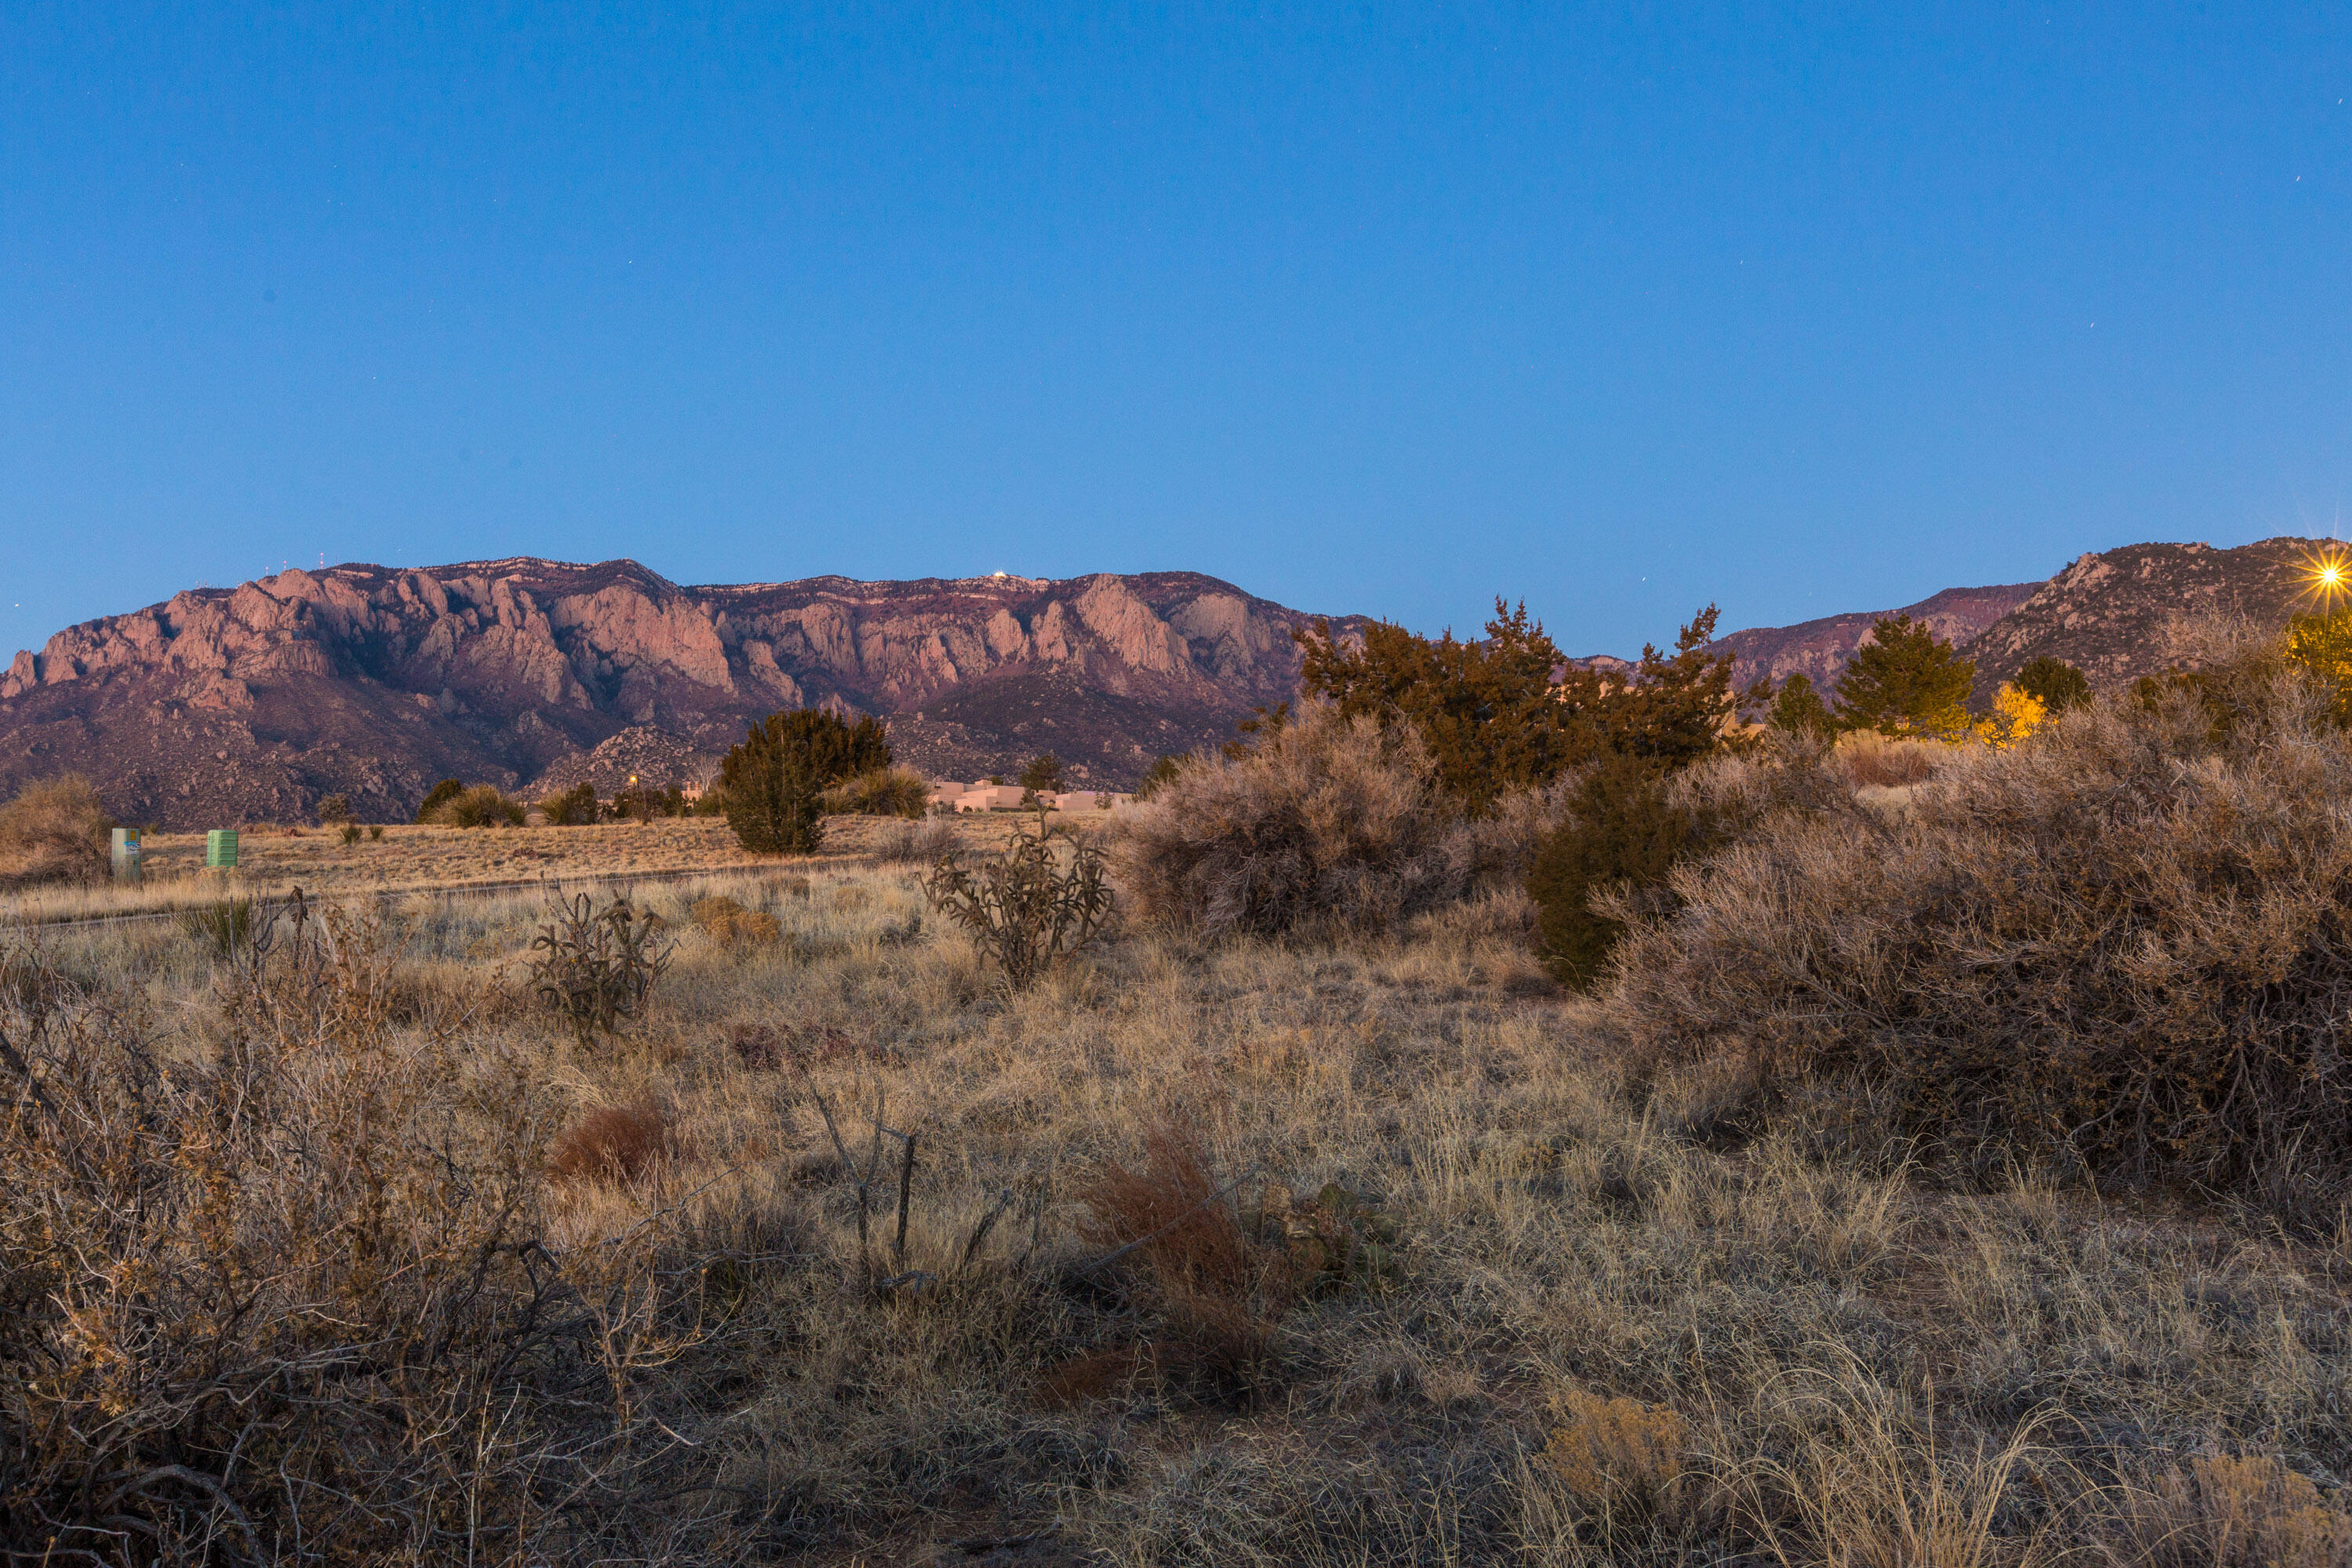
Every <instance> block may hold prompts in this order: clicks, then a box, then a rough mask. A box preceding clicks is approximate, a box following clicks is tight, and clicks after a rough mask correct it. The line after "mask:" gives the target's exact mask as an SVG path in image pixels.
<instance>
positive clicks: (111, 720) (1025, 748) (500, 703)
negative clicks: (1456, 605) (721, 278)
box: [0, 559, 1356, 826]
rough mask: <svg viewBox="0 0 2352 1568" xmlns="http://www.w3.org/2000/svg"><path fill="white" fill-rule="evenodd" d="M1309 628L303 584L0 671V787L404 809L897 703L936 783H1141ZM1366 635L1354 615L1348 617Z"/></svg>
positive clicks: (174, 616) (558, 780) (1139, 594)
mask: <svg viewBox="0 0 2352 1568" xmlns="http://www.w3.org/2000/svg"><path fill="white" fill-rule="evenodd" d="M1307 618H1308V617H1307V616H1304V615H1302V614H1300V613H1299V612H1297V611H1294V610H1288V609H1285V608H1284V607H1283V606H1281V605H1275V604H1272V603H1269V602H1268V601H1265V600H1263V599H1257V598H1254V597H1252V596H1251V595H1247V594H1244V593H1243V592H1242V591H1241V590H1239V589H1237V588H1234V587H1233V586H1232V585H1231V584H1225V583H1221V582H1218V581H1217V580H1216V579H1214V578H1211V577H1204V576H1200V575H1197V574H1191V573H1152V574H1142V575H1138V576H1125V577H1121V576H1111V575H1101V576H1095V577H1086V578H1078V579H1073V580H1070V581H1066V582H1048V581H1045V580H1041V579H1033V578H1021V577H987V578H973V579H962V580H955V581H941V580H929V581H923V582H914V583H856V582H851V581H849V580H847V579H845V578H838V577H821V578H814V579H810V580H808V581H804V582H798V583H771V584H744V585H739V586H719V587H681V586H679V585H677V584H673V583H670V582H668V581H667V580H665V579H664V578H662V577H660V576H658V575H656V574H654V573H652V572H649V571H647V570H646V568H644V567H642V566H639V565H637V564H636V563H634V562H627V561H620V562H607V563H603V564H600V565H593V566H582V565H570V564H565V563H558V562H549V561H539V560H532V559H519V560H509V561H497V562H476V563H467V564H464V565H458V566H448V567H436V568H433V569H430V570H419V571H394V570H390V569H387V568H383V567H378V566H338V567H333V568H331V569H329V570H326V571H323V572H316V573H313V572H305V571H290V572H285V573H281V574H278V575H277V576H274V577H267V578H263V579H261V580H260V581H258V582H253V583H247V584H244V585H243V586H242V587H238V588H236V589H233V590H200V591H192V592H188V593H183V594H180V595H175V596H174V597H173V599H172V600H171V601H170V602H169V603H166V604H163V605H152V606H150V607H149V608H147V609H144V610H140V611H136V612H134V613H132V614H130V615H124V616H108V617H106V618H104V619H101V620H97V621H90V622H86V623H84V624H83V625H81V626H73V627H70V628H68V630H66V631H63V632H60V633H58V635H57V636H55V637H51V638H50V639H49V641H48V645H47V647H45V648H43V649H42V651H41V652H40V653H38V654H32V653H19V654H18V655H17V656H16V660H15V662H14V663H13V664H12V665H10V667H9V668H8V670H7V673H6V674H5V677H0V791H13V790H14V789H15V788H16V786H17V785H18V784H22V783H24V782H26V780H28V779H31V778H36V777H43V776H47V775H50V774H54V773H62V772H68V771H75V772H81V773H87V774H89V776H90V777H91V778H92V779H94V780H95V781H96V782H97V783H98V784H100V789H101V792H102V793H103V794H104V795H105V796H106V798H107V800H108V802H109V804H110V805H111V806H112V807H113V809H114V810H115V811H116V812H117V813H118V814H120V815H121V816H125V817H128V818H131V819H134V820H141V821H152V822H156V823H159V824H163V825H166V826H196V825H198V824H200V823H215V824H216V823H220V822H224V821H235V820H238V819H240V818H245V817H255V816H257V817H268V816H293V815H296V814H299V813H302V812H306V811H308V810H310V808H311V807H313V806H314V805H315V804H316V802H317V801H318V799H319V798H320V796H323V795H331V794H341V795H349V796H350V797H351V798H352V804H353V805H354V806H355V807H356V808H358V809H359V810H360V812H361V813H362V815H363V816H373V817H375V818H378V819H383V818H388V817H394V816H403V815H405V814H406V813H407V812H409V811H411V810H413V809H414V807H415V802H416V801H417V800H418V798H420V797H421V796H422V795H423V794H424V792H425V789H427V788H428V787H430V785H431V784H432V782H433V781H434V780H435V779H436V778H440V777H444V776H450V775H455V776H457V777H462V778H465V779H467V780H469V781H471V780H481V781H488V782H491V783H496V784H499V785H501V786H502V787H505V788H509V789H524V788H528V789H532V790H537V789H541V788H546V787H553V786H558V785H562V784H571V783H572V782H575V781H577V780H578V779H581V778H588V779H590V780H592V781H593V782H594V783H595V784H597V785H598V786H599V787H600V788H603V789H610V788H612V787H614V786H615V785H617V784H621V783H622V782H624V781H625V778H626V777H627V775H628V774H629V773H638V774H639V775H640V776H641V777H644V778H646V780H647V781H648V782H662V783H666V782H668V780H669V779H671V778H673V777H677V778H685V777H690V776H693V775H694V774H695V773H698V772H700V771H702V770H704V769H707V768H708V767H709V765H710V764H711V763H713V762H714V761H715V760H716V758H717V757H718V756H719V754H720V753H723V752H724V751H725V750H726V748H727V747H728V746H729V745H731V744H732V743H733V742H734V741H735V740H736V739H738V738H739V737H740V734H741V732H742V729H743V726H744V725H745V723H747V722H748V721H751V719H754V718H757V717H759V716H761V715H762V714H766V713H769V712H772V711H774V710H777V709H780V708H793V707H802V706H807V705H812V704H824V705H828V706H832V707H834V708H835V709H838V710H842V711H844V712H850V713H875V714H881V715H886V716H887V718H888V720H889V723H890V727H891V731H892V743H893V746H894V748H895V749H896V750H897V751H898V753H899V755H900V757H901V758H902V759H903V760H904V761H906V762H908V763H910V764H912V765H914V766H916V767H919V768H923V769H925V770H927V771H930V772H933V773H939V774H944V775H947V776H958V775H961V776H967V777H969V776H975V775H978V774H981V773H990V772H996V771H1000V770H1002V769H1003V768H1004V767H1006V766H1008V765H1011V764H1012V763H1013V762H1014V761H1015V760H1016V759H1017V758H1018V757H1020V756H1023V755H1027V754H1030V753H1033V752H1038V751H1045V750H1052V751H1054V752H1056V753H1057V754H1059V755H1060V756H1061V757H1062V758H1063V759H1064V760H1065V762H1066V763H1068V764H1070V771H1071V773H1073V774H1074V775H1075V776H1076V777H1081V778H1087V779H1089V780H1095V781H1101V782H1107V783H1114V784H1125V783H1129V782H1131V781H1132V780H1133V779H1134V778H1135V777H1136V776H1137V775H1138V774H1139V773H1141V771H1142V770H1143V769H1144V768H1146V767H1148V766H1149V765H1150V763H1151V761H1152V759H1153V758H1154V757H1156V756H1158V755H1159V754H1160V752H1175V751H1184V750H1188V749H1190V748H1191V747H1192V746H1194V745H1197V744H1199V743H1201V742H1203V741H1207V740H1212V739H1223V738H1224V737H1226V736H1228V735H1230V733H1231V732H1232V725H1233V721H1234V719H1235V718H1236V717H1238V716H1239V715H1241V714H1244V713H1246V712H1247V711H1248V710H1249V709H1250V708H1251V707H1253V706H1254V705H1255V704H1257V703H1261V702H1272V701H1276V700H1281V699H1283V698H1286V697H1288V696H1291V695H1293V694H1294V692H1295V691H1296V689H1297V676H1298V658H1297V649H1296V648H1295V647H1294V646H1293V645H1292V643H1291V640H1290V632H1291V629H1292V628H1293V627H1294V626H1299V625H1302V624H1304V623H1305V622H1306V621H1307ZM1346 624H1349V625H1353V624H1356V623H1352V622H1350V623H1346Z"/></svg>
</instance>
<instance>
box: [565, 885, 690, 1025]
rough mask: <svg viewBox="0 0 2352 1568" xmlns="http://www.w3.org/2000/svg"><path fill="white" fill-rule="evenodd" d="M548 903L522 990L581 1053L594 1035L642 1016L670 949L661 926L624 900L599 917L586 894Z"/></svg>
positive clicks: (622, 897)
mask: <svg viewBox="0 0 2352 1568" xmlns="http://www.w3.org/2000/svg"><path fill="white" fill-rule="evenodd" d="M551 904H552V908H551V910H550V916H551V918H550V919H549V921H548V922H547V923H546V924H544V925H542V926H541V927H540V934H539V937H538V939H537V940H536V941H534V942H532V943H531V944H530V950H531V952H535V953H538V954H540V955H541V956H540V957H537V958H534V959H532V960H531V963H530V988H531V991H532V993H533V994H535V995H537V996H538V997H539V998H540V1000H541V1001H542V1002H545V1003H546V1004H547V1005H549V1006H551V1007H552V1008H554V1009H555V1010H556V1011H557V1012H559V1013H561V1014H562V1016H563V1018H564V1021H565V1022H566V1023H568V1024H570V1025H571V1026H572V1031H573V1032H574V1033H575V1034H577V1035H578V1036H579V1037H580V1043H581V1045H582V1046H583V1047H586V1046H587V1045H588V1044H590V1043H591V1042H592V1041H593V1039H594V1037H595V1035H596V1032H597V1031H598V1030H600V1029H601V1030H603V1031H604V1033H605V1034H608V1035H609V1034H612V1033H613V1032H614V1031H615V1030H616V1029H617V1028H619V1026H620V1022H621V1020H622V1019H624V1018H632V1017H635V1016H637V1014H639V1013H640V1012H642V1011H643V1010H644V1008H645V1005H646V994H647V993H648V992H650V991H651V990H652V989H653V987H654V983H655V982H656V981H657V980H659V979H660V978H661V977H662V974H663V973H664V972H665V971H666V970H667V969H668V967H669V963H670V959H671V957H672V955H673V954H674V953H675V952H676V949H675V947H674V946H672V945H671V944H669V943H667V942H664V941H663V939H662V934H661V933H662V928H663V925H664V921H662V918H661V917H660V916H659V915H657V914H654V913H653V912H651V911H650V910H648V911H647V912H646V913H645V914H642V915H640V914H639V913H638V912H637V910H636V908H635V905H633V904H632V903H630V901H629V897H628V895H627V894H625V893H624V894H622V895H620V896H619V897H618V898H615V899H614V900H613V901H612V902H611V903H610V904H608V905H606V906H605V908H604V910H603V911H602V912H599V911H598V910H597V909H596V905H595V900H593V899H592V898H591V897H590V896H589V895H588V894H586V893H579V894H575V895H574V896H572V898H569V899H566V898H562V897H561V896H560V895H559V896H555V897H553V898H552V899H551Z"/></svg>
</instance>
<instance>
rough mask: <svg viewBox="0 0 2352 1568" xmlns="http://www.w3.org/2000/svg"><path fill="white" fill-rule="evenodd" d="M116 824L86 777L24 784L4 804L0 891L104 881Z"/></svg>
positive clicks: (0, 821)
mask: <svg viewBox="0 0 2352 1568" xmlns="http://www.w3.org/2000/svg"><path fill="white" fill-rule="evenodd" d="M113 826H114V819H113V818H112V817H110V816H108V815H107V814H106V808H105V807H104V806H102V805H100V804H99V802H98V792H97V791H96V790H94V789H92V788H91V787H90V785H89V780H87V779H84V778H79V777H77V776H74V775H72V774H68V775H67V776H65V777H63V778H56V779H48V780H46V781H44V782H42V783H40V784H26V786H25V787H24V788H23V789H21V790H19V791H18V792H17V793H16V799H14V800H12V801H10V802H9V803H8V804H7V805H0V887H28V886H31V885H33V884H36V883H40V882H96V881H102V880H104V879H105V878H106V876H107V872H108V866H107V846H106V836H107V834H108V832H109V831H110V830H111V829H112V828H113Z"/></svg>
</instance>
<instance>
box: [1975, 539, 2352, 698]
mask: <svg viewBox="0 0 2352 1568" xmlns="http://www.w3.org/2000/svg"><path fill="white" fill-rule="evenodd" d="M2340 548H2341V547H2339V546H2336V545H2334V544H2332V543H2331V542H2329V541H2326V540H2319V539H2294V538H2281V539H2265V540H2263V541H2262V542H2259V543H2255V544H2245V545H2241V546H2239V547H2238V548H2236V549H2234V550H2216V549H2214V548H2213V547H2212V546H2211V545H2210V544H2131V545H2126V546H2125V547H2124V548H2122V549H2120V550H2108V551H2103V552H2100V553H2098V554H2095V555H2085V556H2084V557H2083V558H2082V559H2080V560H2078V561H2076V562H2075V563H2074V564H2073V565H2071V566H2069V567H2067V568H2066V570H2064V571H2063V572H2061V573H2059V574H2058V575H2056V576H2055V577H2053V578H2051V579H2050V581H2049V582H2047V583H2044V584H2042V585H2041V586H2040V587H2039V588H2037V589H2035V590H2034V592H2033V594H2032V597H2030V598H2028V599H2027V600H2025V602H2024V603H2022V604H2021V605H2018V606H2017V607H2016V608H2015V609H2014V610H2012V611H2011V612H2010V613H2009V614H2008V615H2005V616H2002V617H2001V618H2000V620H1999V621H1998V622H1996V623H1995V624H1993V625H1992V626H1989V627H1987V628H1986V629H1985V631H1984V632H1983V634H1982V635H1981V636H1979V637H1978V638H1977V639H1976V640H1975V641H1974V642H1972V643H1970V644H1969V645H1968V647H1966V649H1965V650H1964V651H1966V652H1967V653H1968V654H1969V656H1970V657H1971V658H1974V659H1975V660H1976V661H1977V689H1976V692H1975V697H1976V699H1977V700H1978V701H1979V702H1982V701H1984V700H1988V699H1990V696H1991V695H1992V693H1993V692H1994V691H1995V690H1996V689H1999V687H2000V683H2001V682H2002V681H2004V680H2007V679H2010V678H2011V676H2013V675H2015V674H2016V673H2017V671H2018V670H2019V668H2021V667H2022V666H2023V665H2024V664H2025V663H2026V661H2027V660H2029V659H2033V658H2041V657H2042V656H2043V655H2045V654H2047V655H2051V656H2053V657H2054V658H2063V659H2064V660H2065V661H2066V662H2067V663H2069V664H2071V665H2074V667H2076V668H2079V669H2080V670H2082V671H2083V673H2084V674H2085V675H2087V676H2089V677H2090V679H2091V685H2092V686H2093V687H2094V688H2095V689H2099V690H2102V691H2112V690H2114V689H2117V688H2118V687H2122V686H2125V685H2127V684H2129V683H2130V682H2131V681H2133V680H2134V679H2137V678H2138V677H2140V676H2143V675H2148V674H2152V673H2154V672H2155V671H2157V670H2158V669H2161V668H2164V667H2165V666H2166V665H2168V664H2169V663H2171V662H2172V661H2173V659H2174V658H2175V656H2176V652H2177V645H2178V643H2179V633H2180V630H2181V629H2182V627H2183V626H2185V625H2187V624H2189V623H2193V622H2196V621H2199V620H2210V619H2213V618H2215V617H2239V618H2242V619H2243V620H2245V621H2246V622H2247V623H2249V624H2250V625H2252V626H2255V627H2257V628H2259V629H2262V630H2264V631H2271V630H2276V629H2277V628H2279V627H2281V626H2284V625H2285V624H2286V622H2287V620H2288V618H2289V617H2290V616H2296V615H2307V614H2311V613H2313V612H2315V611H2316V610H2318V609H2320V608H2321V607H2322V606H2320V605H2318V604H2317V603H2316V602H2315V600H2314V598H2313V595H2312V592H2311V581H2310V573H2311V563H2312V562H2313V561H2314V560H2315V559H2316V558H2317V557H2318V556H2319V555H2320V553H2321V552H2326V551H2336V550H2339V549H2340Z"/></svg>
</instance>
